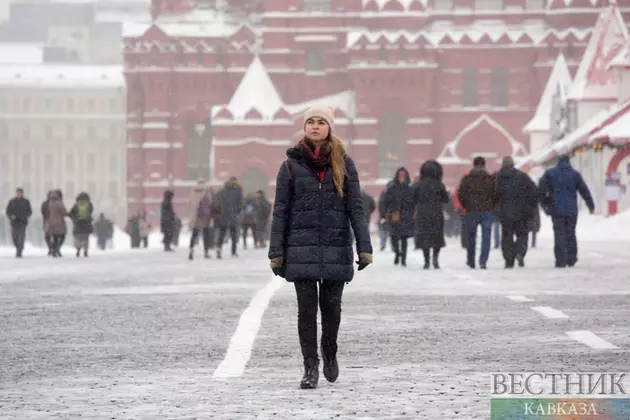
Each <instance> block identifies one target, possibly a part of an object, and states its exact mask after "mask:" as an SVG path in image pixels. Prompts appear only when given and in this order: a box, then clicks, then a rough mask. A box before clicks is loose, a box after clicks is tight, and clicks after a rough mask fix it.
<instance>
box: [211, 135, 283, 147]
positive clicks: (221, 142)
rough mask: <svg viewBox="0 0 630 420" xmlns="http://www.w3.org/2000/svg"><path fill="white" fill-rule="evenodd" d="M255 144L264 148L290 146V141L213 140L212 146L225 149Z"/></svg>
mask: <svg viewBox="0 0 630 420" xmlns="http://www.w3.org/2000/svg"><path fill="white" fill-rule="evenodd" d="M251 143H257V144H262V145H265V146H291V141H290V140H268V139H263V138H257V137H249V138H245V139H239V140H213V144H214V146H216V147H221V146H227V147H238V146H244V145H246V144H251Z"/></svg>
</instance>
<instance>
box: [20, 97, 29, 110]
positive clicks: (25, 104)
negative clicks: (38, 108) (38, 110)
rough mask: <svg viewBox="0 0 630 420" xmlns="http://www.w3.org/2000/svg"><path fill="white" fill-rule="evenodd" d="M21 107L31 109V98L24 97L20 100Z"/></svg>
mask: <svg viewBox="0 0 630 420" xmlns="http://www.w3.org/2000/svg"><path fill="white" fill-rule="evenodd" d="M22 109H23V110H24V111H30V110H31V100H30V99H28V98H24V99H23V100H22Z"/></svg>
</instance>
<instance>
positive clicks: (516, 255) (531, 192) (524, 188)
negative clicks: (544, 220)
mask: <svg viewBox="0 0 630 420" xmlns="http://www.w3.org/2000/svg"><path fill="white" fill-rule="evenodd" d="M496 177H497V199H498V203H499V205H498V217H499V220H500V221H501V251H502V253H503V259H504V260H505V268H513V267H514V263H515V261H517V262H518V265H519V266H520V267H523V266H524V265H525V260H524V259H525V254H527V237H528V236H529V229H528V227H527V224H528V222H529V221H530V220H531V219H532V218H533V217H534V213H535V212H537V211H538V210H537V209H538V191H537V190H536V184H535V183H534V181H532V180H531V178H530V177H529V176H528V175H527V174H526V173H525V172H523V171H520V170H518V169H516V168H515V167H514V160H513V159H512V158H511V157H510V156H506V157H505V158H503V163H502V167H501V169H500V170H499V172H498V173H497V175H496ZM515 236H516V240H515V239H514V237H515Z"/></svg>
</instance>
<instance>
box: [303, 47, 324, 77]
mask: <svg viewBox="0 0 630 420" xmlns="http://www.w3.org/2000/svg"><path fill="white" fill-rule="evenodd" d="M306 71H315V72H323V71H326V64H325V63H324V56H323V55H322V53H321V51H318V50H311V51H307V52H306Z"/></svg>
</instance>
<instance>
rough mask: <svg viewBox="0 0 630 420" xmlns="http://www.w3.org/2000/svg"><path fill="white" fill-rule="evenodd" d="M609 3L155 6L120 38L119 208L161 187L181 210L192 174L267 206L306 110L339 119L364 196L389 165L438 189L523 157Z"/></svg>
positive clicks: (150, 198)
mask: <svg viewBox="0 0 630 420" xmlns="http://www.w3.org/2000/svg"><path fill="white" fill-rule="evenodd" d="M620 3H622V2H620ZM627 3H628V4H627V5H620V10H621V11H622V12H627V11H630V9H628V6H630V2H628V1H627ZM607 5H608V1H607V0H572V1H567V0H544V1H543V0H475V1H473V0H440V1H432V0H388V1H385V0H304V1H278V0H267V1H266V2H265V3H264V5H263V6H262V7H259V6H248V7H251V8H252V9H254V10H262V9H263V8H264V12H262V13H261V14H259V15H257V16H256V19H247V18H243V16H236V14H234V13H229V11H228V12H225V11H219V12H216V11H213V10H211V9H212V8H211V7H210V8H208V7H205V8H204V9H203V10H200V9H195V6H194V4H192V2H187V1H184V0H177V1H176V0H172V1H170V2H169V1H166V0H163V1H160V2H157V1H156V2H154V7H153V10H154V20H153V21H148V22H139V23H134V24H128V25H126V27H125V30H124V48H125V52H124V55H125V76H126V79H127V86H128V88H129V89H128V101H127V106H128V117H129V119H128V133H129V145H128V147H129V154H128V176H129V178H128V185H129V190H128V197H129V208H130V210H139V209H141V208H146V207H149V208H154V207H156V206H158V205H159V201H160V199H161V196H162V193H163V191H164V189H165V188H171V189H173V190H175V192H176V205H177V206H178V207H177V208H178V209H179V210H178V211H180V212H181V211H187V210H186V209H185V206H186V201H187V197H188V192H189V188H190V187H191V186H192V185H193V184H194V183H195V182H196V180H197V179H198V178H205V179H208V178H210V179H211V180H212V181H213V182H215V183H216V184H217V185H220V184H222V183H223V182H224V181H225V180H226V179H227V178H228V177H229V176H232V175H234V176H237V177H240V178H243V179H244V184H245V186H246V189H250V190H251V189H256V188H259V187H263V188H264V187H267V188H268V190H269V192H270V194H271V195H273V186H274V180H275V174H276V172H277V169H278V166H279V165H280V163H281V162H282V160H283V159H284V158H285V150H286V148H287V147H288V146H289V145H291V144H292V142H294V141H295V139H296V138H297V137H299V133H300V130H301V128H302V123H301V121H300V120H299V117H298V115H299V113H300V112H301V110H303V109H304V107H305V106H307V105H308V104H309V103H312V102H313V101H322V102H326V103H329V104H330V105H331V106H333V107H334V108H335V109H336V113H337V121H336V127H335V130H336V132H337V133H338V134H339V135H340V136H341V137H342V138H343V139H345V140H346V141H347V146H348V148H350V149H351V152H352V155H353V157H354V158H355V160H356V162H357V167H358V170H359V172H360V174H361V177H362V182H363V184H364V185H365V186H366V188H367V189H368V190H370V191H372V192H373V193H375V194H376V193H378V191H379V190H380V189H381V188H382V185H383V184H384V183H385V182H386V181H387V180H388V179H389V178H391V177H392V176H393V173H394V171H395V169H396V168H397V167H400V166H407V167H408V168H409V169H410V171H411V172H412V173H414V174H415V173H417V172H418V168H419V167H420V165H421V164H422V162H424V161H425V160H427V159H434V158H437V159H438V160H439V161H440V162H441V163H442V164H443V165H444V167H445V182H446V183H447V184H448V185H449V186H453V185H455V184H456V182H457V181H458V180H459V178H460V176H461V174H462V172H464V171H465V170H467V169H468V168H469V166H470V164H471V162H472V158H473V156H475V155H482V156H485V157H486V158H487V161H488V164H489V167H490V169H492V170H494V169H497V168H498V166H499V163H500V160H501V158H502V157H503V156H505V155H511V156H514V157H515V158H517V159H524V158H525V157H526V156H527V155H528V154H529V150H528V138H527V136H526V134H524V133H523V131H522V129H523V127H524V126H525V125H526V124H527V122H528V121H530V120H531V118H532V116H533V115H534V111H535V110H536V107H537V104H538V101H539V98H540V95H541V93H542V91H543V89H544V87H545V84H546V82H547V80H548V78H549V76H550V74H551V70H552V68H553V66H554V63H555V61H556V59H557V57H558V55H559V54H560V53H562V54H563V56H564V57H565V61H566V65H567V67H568V69H569V70H570V71H571V73H572V74H573V73H575V72H576V71H577V67H578V64H579V61H580V58H581V57H582V55H583V53H584V50H585V47H586V45H587V43H588V40H589V37H590V35H591V33H592V28H593V25H594V23H595V22H596V20H597V18H598V15H599V13H600V12H601V11H602V10H603V9H605V8H606V7H607ZM455 9H456V10H457V13H456V14H455V13H453V11H454V10H455ZM243 86H245V87H243Z"/></svg>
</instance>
